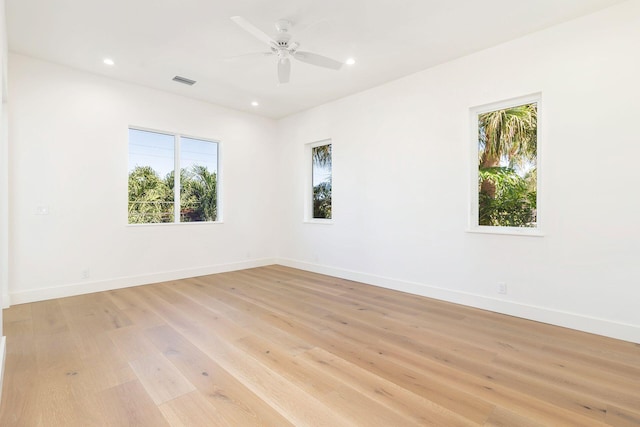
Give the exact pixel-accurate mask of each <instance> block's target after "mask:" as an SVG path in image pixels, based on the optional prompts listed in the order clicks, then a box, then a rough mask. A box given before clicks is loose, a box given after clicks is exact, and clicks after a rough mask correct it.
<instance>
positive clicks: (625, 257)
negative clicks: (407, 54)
mask: <svg viewBox="0 0 640 427" xmlns="http://www.w3.org/2000/svg"><path fill="white" fill-rule="evenodd" d="M639 45H640V2H638V1H631V2H627V3H623V4H622V5H620V6H618V7H614V8H611V9H607V10H604V11H602V12H600V13H597V14H594V15H590V16H587V17H584V18H582V19H579V20H576V21H572V22H569V23H566V24H564V25H561V26H557V27H554V28H551V29H548V30H546V31H543V32H540V33H536V34H532V35H529V36H527V37H524V38H521V39H518V40H515V41H512V42H510V43H507V44H503V45H501V46H498V47H495V48H492V49H489V50H486V51H483V52H480V53H478V54H474V55H471V56H468V57H465V58H462V59H459V60H456V61H453V62H450V63H447V64H444V65H442V66H438V67H435V68H432V69H429V70H426V71H423V72H421V73H418V74H415V75H412V76H409V77H407V78H404V79H401V80H398V81H394V82H392V83H389V84H386V85H383V86H380V87H377V88H374V89H372V90H368V91H366V92H363V93H360V94H357V95H355V96H351V97H348V98H345V99H342V100H339V101H336V102H333V103H330V104H327V105H323V106H321V107H318V108H315V109H313V110H310V111H307V112H303V113H301V114H298V115H295V116H292V117H289V118H286V119H284V120H282V121H280V122H279V128H278V129H279V140H280V144H281V151H280V156H281V162H280V168H279V170H280V176H279V179H280V187H281V190H282V191H281V193H280V197H281V202H280V206H281V210H280V219H281V221H280V233H279V234H280V236H281V238H280V240H279V241H280V246H279V256H280V258H281V262H282V263H285V264H287V265H291V266H296V267H301V268H307V269H310V270H315V271H320V272H325V273H329V274H334V275H337V276H342V277H346V278H352V279H356V280H362V281H365V282H369V283H374V284H378V285H382V286H387V287H391V288H396V289H401V290H405V291H409V292H414V293H417V294H422V295H427V296H433V297H436V298H441V299H445V300H450V301H454V302H460V303H463V304H468V305H472V306H477V307H482V308H487V309H491V310H495V311H500V312H503V313H509V314H513V315H517V316H522V317H526V318H531V319H536V320H540V321H545V322H550V323H555V324H560V325H565V326H569V327H572V328H576V329H581V330H586V331H591V332H595V333H600V334H604V335H610V336H613V337H618V338H622V339H627V340H631V341H635V342H640V310H639V309H638V302H639V301H640V286H639V285H640V261H639V260H640V225H639V223H638V218H639V212H640V209H639V208H640V197H639V196H638V195H639V194H640V193H639V184H640V179H639V177H638V161H639V160H638V159H640V138H639V136H638V135H639V133H638V123H639V119H638V114H639V113H640V109H639V107H638V105H639V103H640V78H639V76H640V55H638V46H639ZM358 66H363V67H365V66H366V64H359V65H358ZM534 92H542V110H541V113H540V114H541V118H540V120H541V128H540V132H541V139H540V146H541V148H540V156H541V157H542V159H541V161H542V164H541V171H540V174H541V181H542V182H541V191H540V193H539V197H540V205H541V209H542V212H541V216H542V220H543V221H544V223H543V227H544V228H543V231H544V233H545V236H544V237H519V236H503V235H486V234H472V233H468V232H465V230H466V228H467V223H468V213H467V212H468V199H469V191H470V189H469V173H470V168H471V165H470V160H469V158H470V155H469V145H470V144H471V142H470V140H471V135H470V126H469V120H470V118H469V117H470V115H469V109H470V108H471V107H473V106H477V105H481V104H486V103H491V102H494V101H500V100H503V99H508V98H512V97H517V96H522V95H527V94H531V93H534ZM324 138H332V140H333V144H334V145H333V152H334V164H333V170H334V181H333V185H334V196H333V197H334V199H333V203H334V204H333V214H334V218H335V223H334V224H333V225H318V224H305V223H303V222H302V219H303V207H304V200H303V194H304V188H303V183H304V182H305V180H304V179H303V176H304V170H305V168H304V165H305V162H308V160H307V159H305V158H304V148H303V146H304V144H306V143H309V142H313V141H317V140H320V139H324ZM499 281H504V282H506V283H507V285H508V289H509V293H508V294H507V295H505V296H499V295H497V292H496V290H497V282H499ZM501 297H502V298H501Z"/></svg>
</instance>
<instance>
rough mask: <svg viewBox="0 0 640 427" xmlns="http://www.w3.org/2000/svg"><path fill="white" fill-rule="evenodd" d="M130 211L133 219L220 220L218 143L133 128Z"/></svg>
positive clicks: (140, 221) (146, 221)
mask: <svg viewBox="0 0 640 427" xmlns="http://www.w3.org/2000/svg"><path fill="white" fill-rule="evenodd" d="M176 170H178V171H180V173H179V174H178V175H179V176H178V177H176V173H175V171H176ZM128 216H129V224H156V223H178V222H180V223H182V222H205V221H217V220H218V218H219V213H218V143H217V142H214V141H206V140H202V139H195V138H188V137H184V136H180V135H175V134H168V133H162V132H152V131H148V130H141V129H133V128H131V129H129V207H128Z"/></svg>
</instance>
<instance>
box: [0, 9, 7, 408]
mask: <svg viewBox="0 0 640 427" xmlns="http://www.w3.org/2000/svg"><path fill="white" fill-rule="evenodd" d="M7 102H8V96H7V26H6V19H5V2H4V0H0V311H1V310H2V308H3V307H4V306H5V304H6V303H7V301H6V299H7V292H8V288H9V159H8V156H9V141H8V135H9V134H8V129H7V128H8V125H9V122H8V119H7ZM2 317H3V316H0V398H1V397H2V381H3V377H4V359H5V354H6V340H5V337H4V336H3V329H2V328H3V324H2Z"/></svg>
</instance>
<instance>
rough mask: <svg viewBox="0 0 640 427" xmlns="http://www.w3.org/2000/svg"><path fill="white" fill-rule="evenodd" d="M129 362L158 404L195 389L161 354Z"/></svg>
mask: <svg viewBox="0 0 640 427" xmlns="http://www.w3.org/2000/svg"><path fill="white" fill-rule="evenodd" d="M129 364H130V365H131V368H132V369H133V370H134V371H135V373H136V375H137V376H138V378H139V379H140V382H141V383H142V385H143V386H144V388H145V390H147V393H148V394H149V396H151V399H153V401H154V402H155V403H156V405H160V404H161V403H164V402H166V401H168V400H171V399H175V398H176V397H179V396H182V395H183V394H187V393H189V392H191V391H193V390H195V387H194V386H193V384H191V383H190V382H189V381H187V380H186V379H185V378H184V377H183V376H182V375H181V374H180V372H179V371H178V370H177V369H176V368H175V367H174V366H173V365H172V364H171V363H170V362H169V361H168V360H167V359H165V358H164V356H162V355H161V354H152V355H149V356H145V357H142V358H140V359H137V360H134V361H132V362H129Z"/></svg>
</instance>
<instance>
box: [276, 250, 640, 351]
mask: <svg viewBox="0 0 640 427" xmlns="http://www.w3.org/2000/svg"><path fill="white" fill-rule="evenodd" d="M277 263H278V264H280V265H284V266H287V267H293V268H298V269H300V270H306V271H312V272H314V273H320V274H326V275H329V276H334V277H339V278H342V279H348V280H354V281H357V282H362V283H366V284H369V285H374V286H379V287H382V288H387V289H394V290H397V291H402V292H407V293H410V294H415V295H421V296H424V297H428V298H434V299H438V300H442V301H447V302H452V303H455V304H462V305H466V306H470V307H475V308H480V309H483V310H489V311H493V312H496V313H501V314H507V315H510V316H515V317H521V318H523V319H529V320H534V321H537V322H543V323H549V324H551V325H556V326H562V327H565V328H570V329H575V330H578V331H583V332H588V333H592V334H597V335H603V336H607V337H610V338H616V339H620V340H624V341H630V342H634V343H640V325H631V324H626V323H619V322H614V321H611V320H607V319H600V318H596V317H591V316H585V315H582V314H576V313H570V312H566V311H559V310H553V309H549V308H545V307H540V306H534V305H529V304H522V303H518V302H514V301H507V300H503V299H497V298H490V297H486V296H483V295H478V294H472V293H468V292H461V291H454V290H451V289H445V288H439V287H435V286H429V285H425V284H423V283H416V282H409V281H404V280H398V279H393V278H389V277H382V276H376V275H372V274H367V273H362V272H358V271H352V270H347V269H342V268H335V267H329V266H324V265H319V264H313V263H308V262H304V261H296V260H292V259H283V258H279V259H278V260H277Z"/></svg>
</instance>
